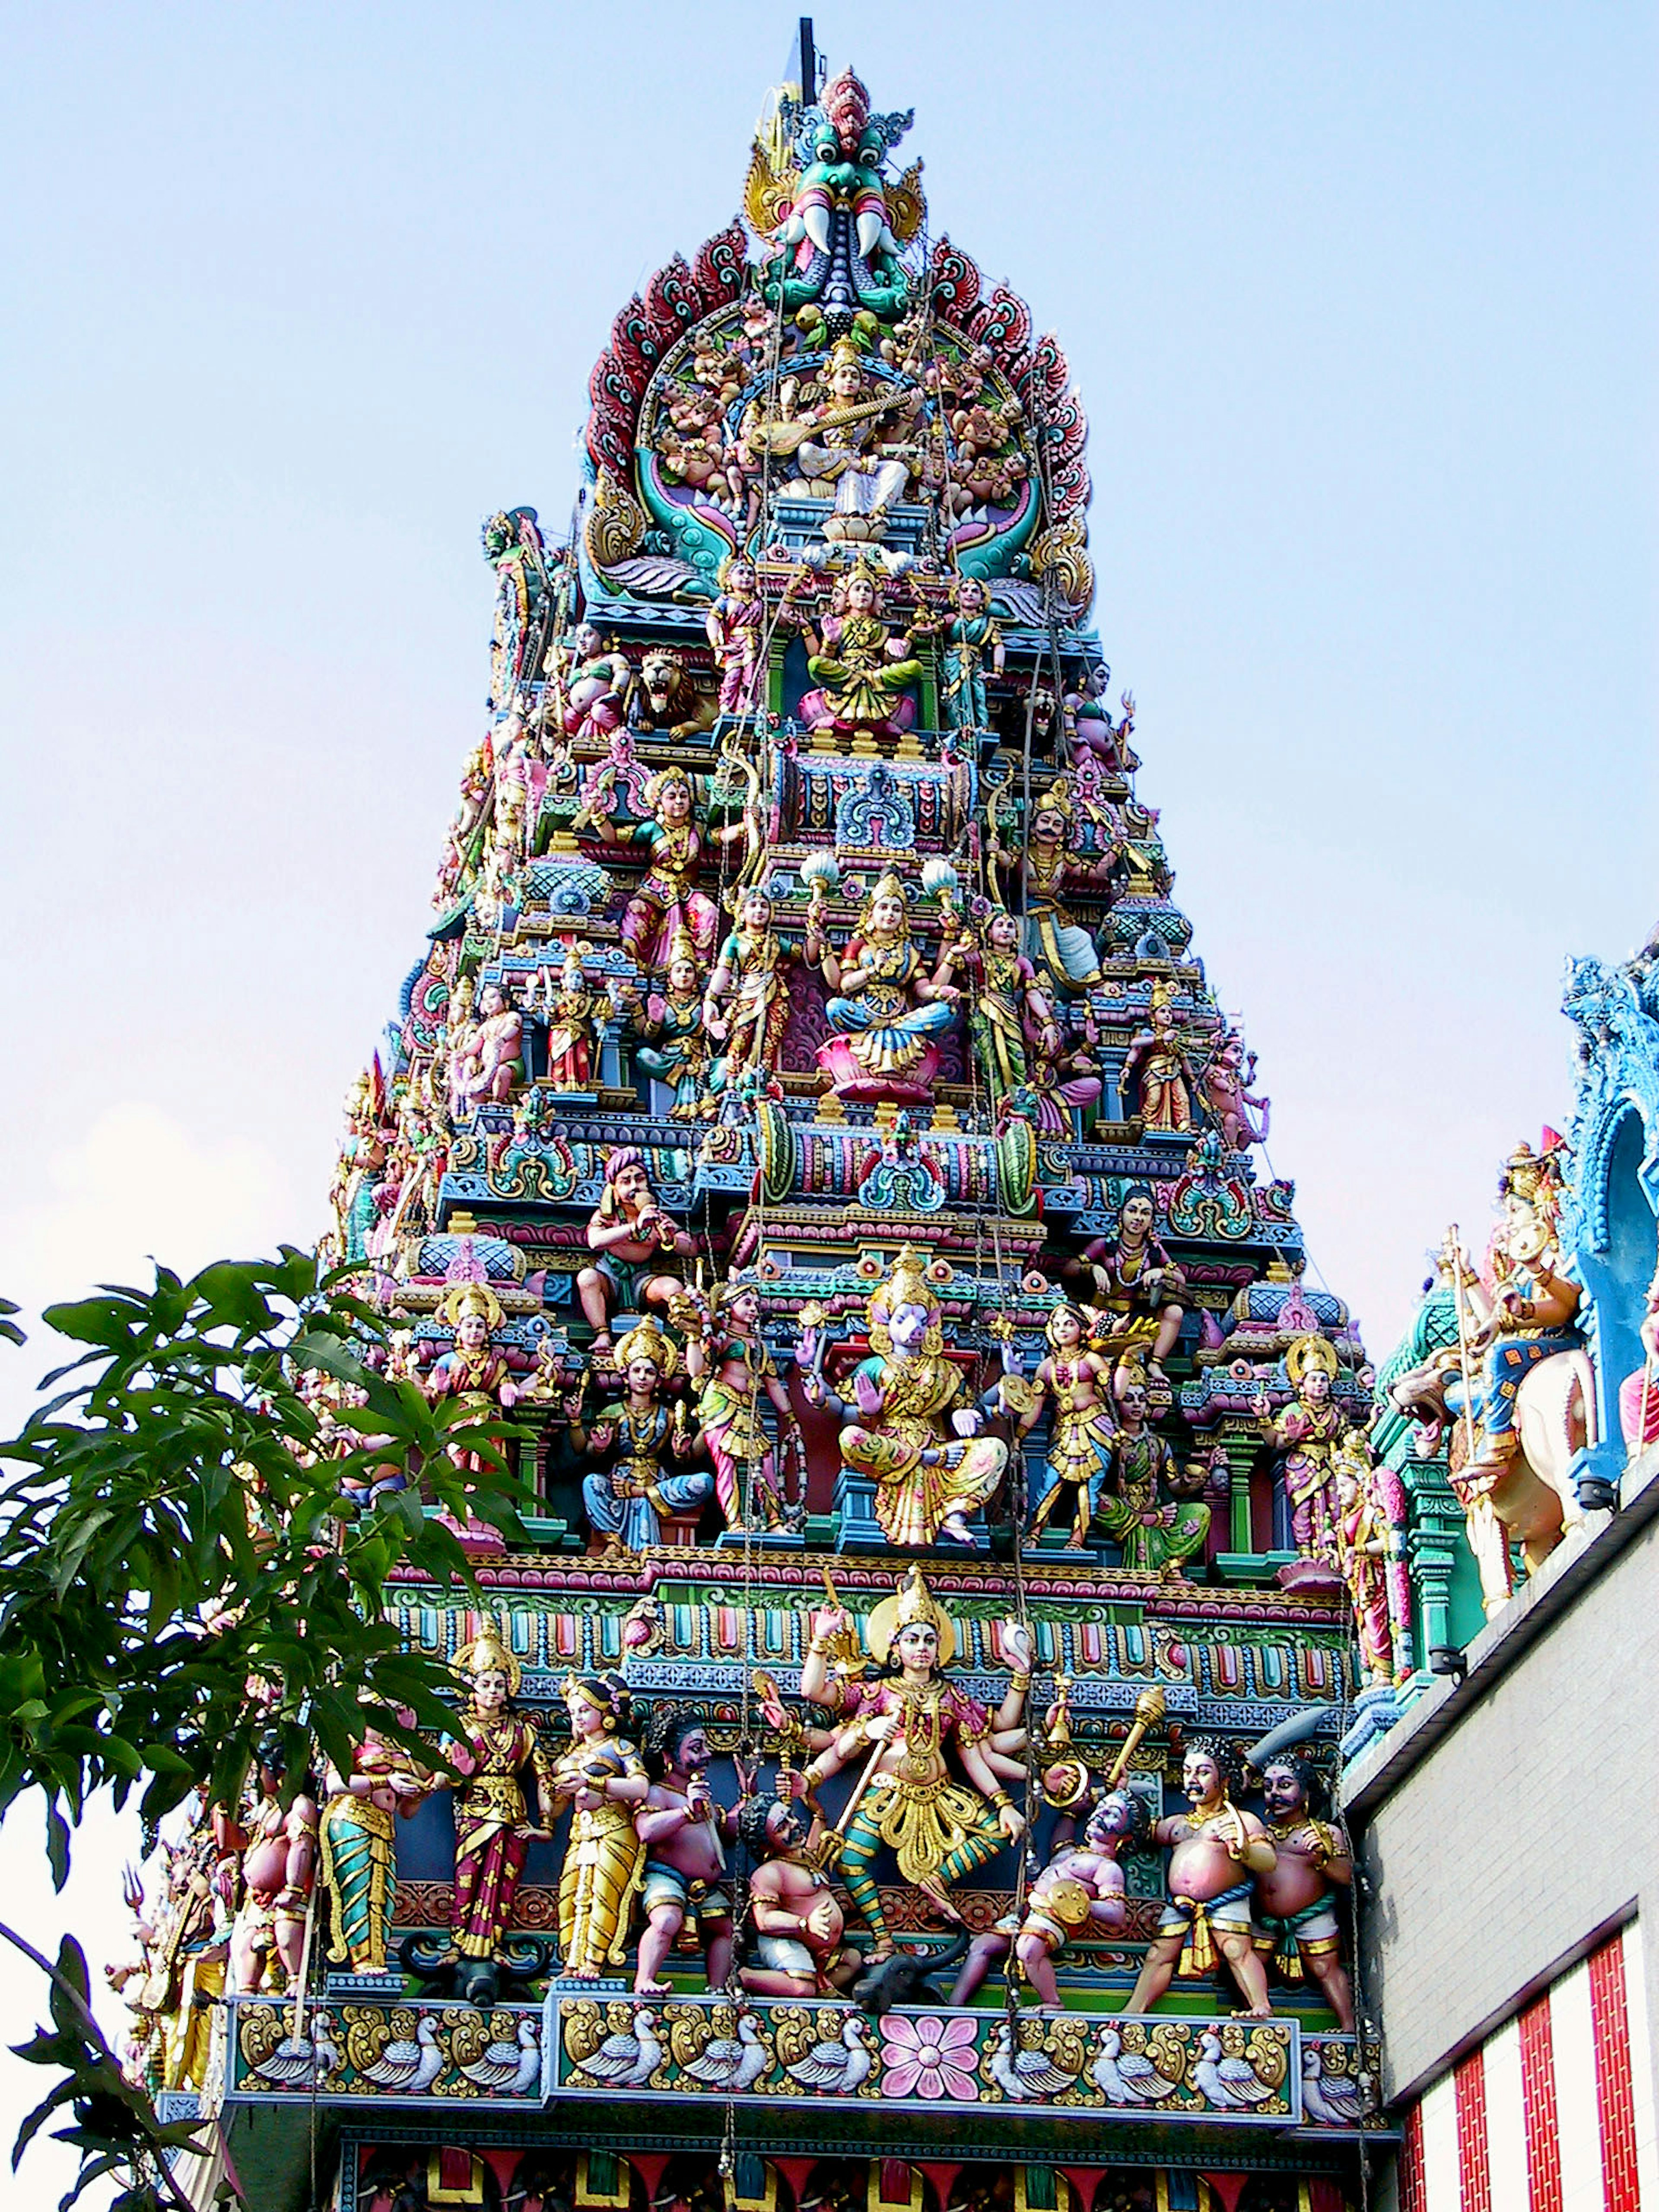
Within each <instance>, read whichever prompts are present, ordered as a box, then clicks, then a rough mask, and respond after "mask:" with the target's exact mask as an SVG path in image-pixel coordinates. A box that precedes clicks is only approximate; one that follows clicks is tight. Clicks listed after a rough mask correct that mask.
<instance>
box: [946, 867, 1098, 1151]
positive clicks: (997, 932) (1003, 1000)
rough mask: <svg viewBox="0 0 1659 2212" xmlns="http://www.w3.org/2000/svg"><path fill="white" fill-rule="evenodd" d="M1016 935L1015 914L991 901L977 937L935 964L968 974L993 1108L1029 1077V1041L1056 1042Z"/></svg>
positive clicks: (1049, 1012)
mask: <svg viewBox="0 0 1659 2212" xmlns="http://www.w3.org/2000/svg"><path fill="white" fill-rule="evenodd" d="M1019 937H1020V930H1019V923H1018V921H1017V920H1016V918H1015V917H1014V915H1012V914H1010V913H1009V912H1008V909H1007V908H1006V907H1001V906H994V907H993V908H991V911H990V912H989V914H988V915H987V916H986V918H985V922H984V926H983V929H982V931H981V933H980V934H979V936H978V938H977V939H975V937H974V936H973V935H972V934H964V935H963V936H962V937H960V938H958V939H957V940H956V942H955V943H954V944H952V945H949V946H948V947H947V948H946V951H945V957H944V958H943V959H942V960H941V961H940V963H939V973H940V974H941V975H945V976H946V977H947V978H948V976H949V975H950V973H951V969H953V968H954V967H955V965H956V964H957V963H958V962H960V963H962V965H963V967H964V968H966V969H967V970H968V972H969V975H970V976H971V977H972V978H973V984H974V987H973V990H972V991H971V993H970V994H969V1000H968V1027H969V1035H970V1036H972V1038H973V1042H974V1054H975V1058H976V1059H977V1060H978V1061H979V1065H980V1070H981V1073H982V1074H983V1076H984V1078H985V1085H986V1088H987V1091H989V1093H990V1097H991V1103H992V1108H993V1110H994V1109H995V1108H996V1107H997V1106H998V1105H999V1104H1000V1103H1001V1101H1002V1100H1003V1099H1005V1098H1006V1097H1008V1095H1009V1093H1010V1092H1011V1091H1018V1089H1019V1088H1020V1086H1021V1085H1023V1084H1025V1083H1029V1082H1030V1077H1031V1070H1030V1061H1029V1060H1028V1057H1027V1046H1028V1042H1036V1040H1037V1039H1038V1038H1041V1039H1042V1040H1043V1042H1045V1043H1046V1044H1047V1045H1048V1048H1049V1049H1050V1051H1051V1053H1057V1052H1058V1051H1059V1050H1060V1043H1061V1039H1060V1025H1059V1024H1058V1023H1057V1022H1056V1021H1055V1019H1054V1007H1053V1006H1052V1005H1051V1003H1050V1001H1049V1000H1048V994H1047V993H1046V992H1045V991H1044V990H1043V988H1042V984H1041V983H1040V982H1039V981H1038V979H1037V973H1036V969H1034V968H1033V967H1032V965H1031V963H1030V961H1029V960H1028V959H1027V958H1026V957H1025V956H1024V953H1023V952H1021V951H1020V949H1019ZM1097 1096H1098V1086H1097Z"/></svg>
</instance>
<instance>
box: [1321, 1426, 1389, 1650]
mask: <svg viewBox="0 0 1659 2212" xmlns="http://www.w3.org/2000/svg"><path fill="white" fill-rule="evenodd" d="M1334 1471H1335V1475H1336V1529H1335V1534H1336V1556H1337V1562H1338V1565H1340V1567H1341V1570H1342V1579H1343V1581H1344V1582H1345V1583H1346V1584H1347V1585H1348V1599H1349V1602H1350V1603H1351V1604H1352V1607H1353V1618H1354V1626H1355V1628H1356V1629H1357V1630H1358V1637H1359V1665H1360V1669H1361V1671H1362V1673H1363V1674H1364V1676H1365V1678H1366V1680H1368V1681H1370V1682H1372V1683H1377V1684H1382V1685H1383V1686H1386V1685H1387V1684H1389V1683H1390V1682H1392V1681H1393V1680H1394V1676H1395V1656H1394V1624H1393V1621H1392V1620H1391V1618H1390V1609H1389V1565H1388V1562H1389V1523H1388V1519H1387V1516H1385V1515H1384V1514H1383V1511H1382V1510H1381V1501H1380V1500H1379V1499H1378V1498H1377V1496H1376V1491H1375V1489H1374V1488H1373V1486H1372V1483H1371V1480H1370V1477H1371V1455H1370V1448H1369V1446H1368V1445H1367V1443H1366V1442H1365V1438H1364V1434H1363V1432H1362V1431H1360V1430H1358V1429H1350V1430H1349V1431H1348V1433H1347V1435H1346V1437H1344V1438H1343V1440H1342V1442H1341V1443H1340V1445H1339V1446H1338V1448H1337V1452H1336V1458H1335V1470H1334Z"/></svg>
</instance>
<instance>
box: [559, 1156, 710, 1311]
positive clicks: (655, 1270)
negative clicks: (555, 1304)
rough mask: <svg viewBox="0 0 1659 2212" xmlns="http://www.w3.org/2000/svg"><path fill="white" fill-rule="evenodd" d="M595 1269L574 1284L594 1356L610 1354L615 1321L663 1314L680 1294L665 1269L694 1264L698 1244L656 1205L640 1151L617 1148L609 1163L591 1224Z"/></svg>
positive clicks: (589, 1232) (590, 1246)
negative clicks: (615, 1316)
mask: <svg viewBox="0 0 1659 2212" xmlns="http://www.w3.org/2000/svg"><path fill="white" fill-rule="evenodd" d="M587 1249H588V1250H589V1251H590V1252H592V1254H593V1255H594V1259H593V1263H592V1266H591V1267H584V1268H583V1269H582V1271H581V1273H580V1274H579V1275H578V1276H577V1278H576V1296H577V1297H579V1298H580V1301H581V1309H582V1312H583V1313H584V1315H585V1316H586V1318H587V1322H588V1325H589V1327H590V1328H592V1331H593V1350H594V1351H595V1352H609V1351H610V1349H611V1315H612V1313H615V1312H623V1313H633V1312H640V1311H642V1310H644V1308H645V1307H647V1306H661V1307H663V1308H664V1309H666V1307H667V1304H668V1302H669V1300H670V1299H671V1298H673V1297H677V1296H678V1293H679V1290H680V1279H679V1277H678V1274H669V1273H667V1272H666V1263H667V1262H668V1261H671V1260H673V1259H676V1258H688V1259H689V1258H690V1256H691V1255H692V1254H694V1253H695V1252H696V1249H697V1243H696V1238H695V1237H688V1236H687V1235H686V1233H685V1231H684V1230H683V1229H677V1228H676V1227H675V1225H674V1224H673V1222H672V1221H671V1219H670V1218H669V1217H668V1215H667V1214H665V1212H663V1210H662V1208H661V1206H659V1204H658V1202H657V1197H656V1194H655V1192H654V1191H653V1189H652V1188H651V1171H650V1170H649V1168H648V1167H647V1165H646V1160H645V1155H644V1153H643V1152H641V1151H640V1150H639V1148H638V1146H635V1145H618V1146H617V1147H616V1149H615V1150H614V1151H613V1152H611V1153H610V1154H609V1155H608V1156H607V1158H606V1160H605V1183H604V1187H603V1188H602V1190H601V1192H600V1195H599V1205H598V1206H596V1207H595V1208H594V1210H593V1212H592V1214H591V1215H590V1216H589V1218H588V1223H587Z"/></svg>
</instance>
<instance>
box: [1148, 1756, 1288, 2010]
mask: <svg viewBox="0 0 1659 2212" xmlns="http://www.w3.org/2000/svg"><path fill="white" fill-rule="evenodd" d="M1241 1777H1242V1768H1241V1763H1240V1760H1239V1757H1238V1753H1237V1751H1235V1750H1234V1748H1233V1747H1232V1746H1231V1744H1230V1743H1228V1742H1226V1741H1225V1740H1223V1739H1221V1738H1218V1737H1216V1736H1194V1737H1192V1738H1191V1739H1190V1740H1189V1741H1188V1746H1187V1756H1186V1759H1185V1760H1184V1761H1183V1763H1182V1771H1181V1784H1182V1789H1183V1790H1185V1791H1186V1793H1187V1798H1188V1803H1189V1804H1190V1805H1191V1807H1192V1810H1191V1811H1190V1812H1189V1813H1179V1814H1176V1815H1175V1817H1174V1818H1173V1819H1171V1820H1160V1821H1158V1824H1157V1826H1155V1827H1154V1828H1153V1830H1152V1840H1153V1842H1154V1843H1157V1844H1166V1845H1168V1846H1169V1847H1170V1876H1169V1879H1170V1902H1169V1903H1168V1905H1165V1906H1164V1917H1163V1919H1162V1920H1161V1921H1160V1922H1159V1923H1158V1934H1157V1935H1156V1936H1154V1937H1153V1938H1152V1942H1151V1943H1150V1944H1149V1945H1148V1946H1147V1948H1146V1962H1145V1964H1144V1965H1143V1966H1142V1967H1141V1969H1140V1976H1139V1980H1138V1981H1137V1982H1136V1983H1135V1985H1134V1988H1133V1991H1132V1992H1131V1994H1130V1997H1129V2002H1128V2003H1127V2005H1125V2006H1124V2008H1123V2009H1124V2011H1125V2012H1147V2011H1150V2009H1151V2008H1152V2006H1153V2005H1155V2004H1156V2003H1157V2002H1158V1999H1159V1998H1160V1997H1161V1996H1163V1995H1164V1991H1165V1990H1167V1989H1168V1988H1169V1986H1170V1982H1171V1981H1172V1980H1173V1979H1174V1978H1175V1976H1176V1972H1177V1971H1179V1972H1181V1973H1182V1975H1183V1976H1187V1975H1196V1974H1207V1973H1208V1972H1211V1970H1212V1968H1213V1966H1214V1965H1215V1961H1216V1953H1217V1951H1218V1950H1219V1952H1220V1954H1221V1955H1222V1957H1223V1958H1224V1959H1225V1960H1226V1961H1227V1964H1228V1966H1230V1967H1231V1969H1232V1975H1233V1979H1234V1980H1235V1981H1236V1982H1237V1984H1238V1986H1239V1990H1240V1991H1241V1993H1242V1994H1243V1998H1244V2008H1245V2012H1246V2015H1247V2016H1248V2017H1249V2019H1251V2020H1265V2019H1267V2017H1268V2015H1270V2013H1271V2012H1272V2010H1273V2007H1272V2006H1271V2005H1270V2004H1269V2002H1268V2001H1267V1970H1266V1969H1265V1968H1264V1966H1262V1963H1261V1960H1260V1959H1259V1958H1258V1957H1257V1955H1256V1950H1255V1941H1254V1936H1253V1930H1252V1929H1251V1925H1250V1883H1251V1880H1252V1877H1255V1876H1260V1875H1265V1874H1271V1873H1272V1871H1273V1866H1274V1863H1275V1862H1276V1860H1277V1857H1278V1854H1277V1852H1276V1851H1275V1850H1274V1849H1273V1842H1272V1840H1271V1838H1269V1836H1268V1834H1267V1830H1266V1829H1265V1828H1264V1827H1263V1826H1262V1825H1261V1821H1260V1820H1257V1819H1256V1817H1255V1814H1254V1813H1246V1812H1244V1811H1243V1810H1241V1808H1239V1807H1238V1806H1237V1805H1235V1804H1234V1803H1233V1802H1232V1794H1231V1793H1232V1790H1234V1789H1235V1788H1236V1787H1237V1785H1238V1784H1239V1782H1240V1780H1241Z"/></svg>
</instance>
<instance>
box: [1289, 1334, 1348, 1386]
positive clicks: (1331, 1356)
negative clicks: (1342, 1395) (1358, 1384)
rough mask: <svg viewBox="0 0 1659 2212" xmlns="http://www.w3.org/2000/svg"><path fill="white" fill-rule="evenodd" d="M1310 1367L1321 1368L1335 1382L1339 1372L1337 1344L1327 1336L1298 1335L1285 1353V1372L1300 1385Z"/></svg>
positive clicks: (1292, 1381) (1292, 1380)
mask: <svg viewBox="0 0 1659 2212" xmlns="http://www.w3.org/2000/svg"><path fill="white" fill-rule="evenodd" d="M1310 1367H1317V1368H1319V1369H1320V1370H1322V1372H1323V1373H1324V1374H1326V1375H1328V1376H1329V1377H1330V1379H1331V1381H1332V1382H1333V1383H1334V1382H1335V1380H1336V1377H1337V1372H1338V1361H1337V1357H1336V1346H1334V1344H1333V1343H1332V1342H1331V1340H1330V1339H1329V1338H1328V1337H1327V1336H1298V1337H1297V1340H1296V1341H1295V1343H1294V1344H1292V1345H1291V1348H1290V1350H1289V1351H1288V1352H1286V1353H1285V1373H1286V1374H1287V1375H1288V1376H1290V1378H1291V1383H1292V1384H1294V1385H1299V1384H1300V1383H1301V1381H1302V1378H1303V1376H1304V1375H1305V1374H1306V1373H1307V1372H1308V1370H1309V1369H1310Z"/></svg>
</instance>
